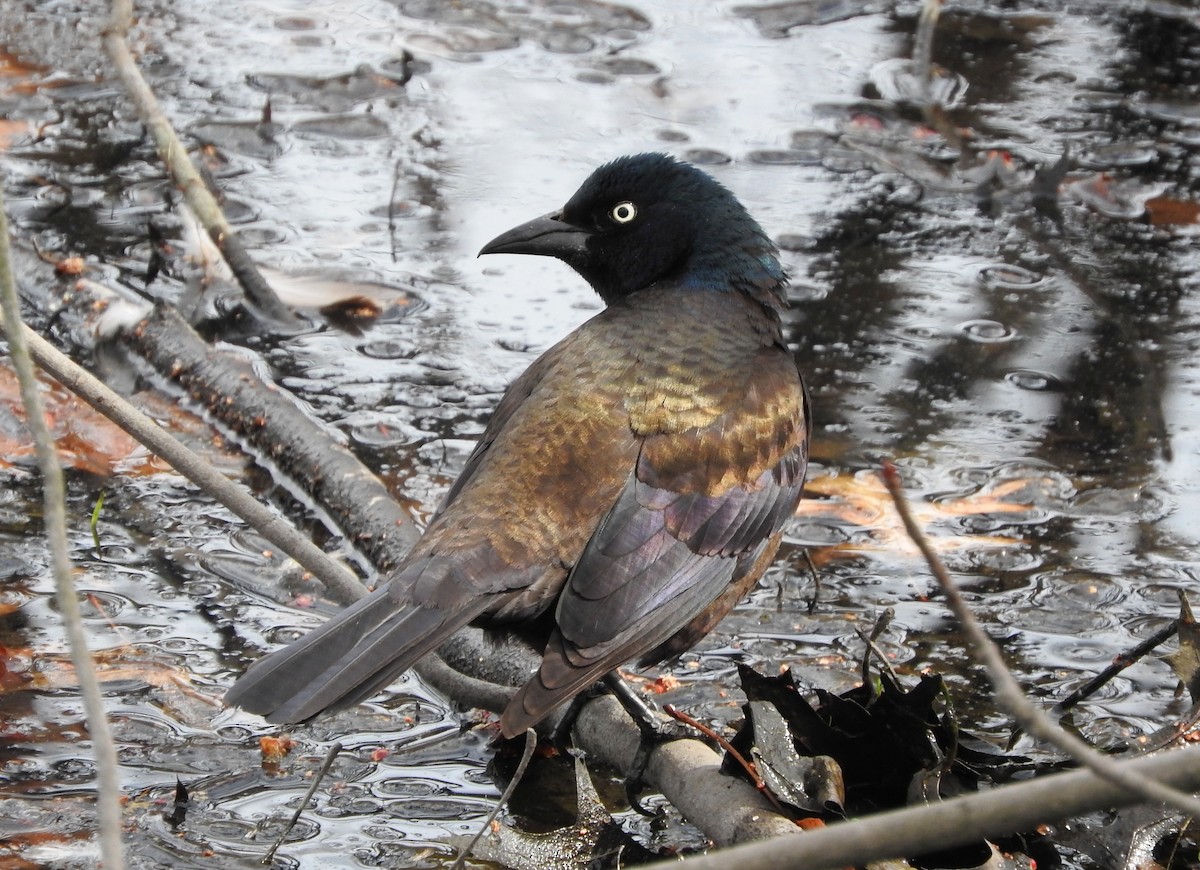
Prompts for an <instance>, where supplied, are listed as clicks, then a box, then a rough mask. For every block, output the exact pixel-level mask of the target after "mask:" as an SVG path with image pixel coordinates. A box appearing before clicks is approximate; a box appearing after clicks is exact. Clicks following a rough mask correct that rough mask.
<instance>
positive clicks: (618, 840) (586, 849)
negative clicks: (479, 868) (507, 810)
mask: <svg viewBox="0 0 1200 870" xmlns="http://www.w3.org/2000/svg"><path fill="white" fill-rule="evenodd" d="M575 787H576V789H577V795H578V818H577V820H576V821H575V823H574V824H570V825H566V826H565V827H562V828H558V829H557V830H554V831H550V832H549V833H546V834H530V833H526V832H524V831H519V830H517V829H515V828H511V827H507V826H504V825H494V826H493V828H492V831H491V832H490V833H488V834H485V835H484V836H483V837H482V838H481V839H480V840H479V842H478V843H477V844H476V846H475V849H474V851H473V856H474V857H476V858H482V859H483V860H485V861H495V862H496V863H498V864H503V865H504V866H506V867H512V868H515V870H526V868H528V870H574V868H591V867H609V866H628V865H631V864H640V863H644V862H646V861H649V860H652V859H654V858H655V857H656V856H655V855H654V854H653V853H651V852H648V851H647V850H646V849H644V848H643V847H642V846H640V845H639V844H638V843H636V842H635V841H634V840H632V839H630V837H629V835H628V834H626V833H625V832H624V831H623V830H622V829H621V827H620V826H619V825H618V824H617V823H616V822H615V821H613V818H612V816H610V815H609V814H608V810H606V809H605V808H604V805H603V804H602V803H601V802H600V797H599V795H597V794H596V789H595V787H594V786H593V785H592V779H591V776H590V775H589V774H588V771H587V767H586V766H585V765H584V763H583V760H582V759H580V758H576V759H575ZM460 839H461V841H465V839H466V838H460Z"/></svg>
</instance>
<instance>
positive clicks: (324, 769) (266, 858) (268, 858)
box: [258, 743, 342, 865]
mask: <svg viewBox="0 0 1200 870" xmlns="http://www.w3.org/2000/svg"><path fill="white" fill-rule="evenodd" d="M341 751H342V744H340V743H334V744H333V745H332V746H330V747H329V751H328V752H326V753H325V761H324V762H322V764H321V769H320V770H318V771H317V775H316V776H314V777H313V781H312V785H310V786H309V787H308V791H306V792H305V793H304V800H302V801H300V806H298V807H296V812H294V813H292V817H291V818H290V819H289V820H288V823H287V824H286V825H284V827H283V833H281V834H280V835H279V837H278V839H276V840H275V843H274V844H273V845H272V846H271V848H270V849H268V850H267V854H265V855H263V856H262V859H261V860H260V861H259V862H258V863H259V864H263V865H267V864H270V863H271V862H272V861H274V860H275V853H276V852H278V851H279V847H280V846H282V845H283V841H284V840H286V839H287V835H288V834H290V833H291V832H292V828H294V827H296V822H298V821H300V814H301V813H302V812H304V811H305V810H306V809H308V802H309V801H310V800H312V796H313V795H314V794H316V793H317V787H318V786H319V785H320V784H321V781H322V780H324V779H325V776H326V774H328V773H329V768H331V767H333V762H334V759H336V758H337V756H338V753H339V752H341Z"/></svg>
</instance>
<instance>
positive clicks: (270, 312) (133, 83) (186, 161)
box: [101, 0, 296, 323]
mask: <svg viewBox="0 0 1200 870" xmlns="http://www.w3.org/2000/svg"><path fill="white" fill-rule="evenodd" d="M132 24H133V0H113V4H112V14H111V16H110V18H109V20H108V23H107V24H106V25H105V27H104V30H103V31H101V39H102V41H103V43H104V50H105V51H106V52H108V56H109V59H110V60H112V62H113V66H114V67H115V68H116V71H117V74H118V75H119V76H120V77H121V81H122V83H124V85H125V91H126V93H127V94H128V96H129V99H130V100H132V101H133V104H134V106H135V107H136V108H137V110H138V115H139V116H140V117H141V119H142V123H143V124H145V125H146V128H147V129H148V130H149V131H150V134H151V135H152V136H153V137H154V144H155V148H156V149H157V151H158V156H159V159H160V160H162V162H163V163H164V164H165V165H166V167H167V170H168V171H169V172H170V173H171V177H172V178H173V179H174V180H175V184H176V186H178V187H179V190H180V191H181V192H182V193H183V198H184V200H185V201H186V202H187V204H188V207H189V208H191V210H192V211H193V212H194V213H195V215H196V217H197V219H198V220H199V221H200V223H201V224H202V225H203V226H204V228H205V230H206V231H207V232H208V234H209V236H210V237H211V238H212V240H213V242H214V243H215V244H216V246H217V247H218V248H220V250H221V253H222V254H223V255H224V256H225V262H227V263H228V264H229V268H230V269H232V270H233V273H234V275H236V276H237V278H238V281H239V282H240V283H241V285H242V287H243V289H245V291H246V295H247V296H248V297H249V298H250V299H251V300H252V301H253V302H254V304H255V305H257V306H258V308H259V309H260V310H261V311H262V312H263V313H264V314H266V315H267V316H268V317H271V318H273V319H274V320H277V321H279V322H281V323H294V322H296V316H295V314H294V313H293V312H292V310H291V309H290V308H288V307H287V306H286V305H284V304H283V303H282V302H281V301H280V300H279V296H278V295H276V293H275V291H274V290H272V289H271V286H270V285H269V284H268V283H267V280H266V279H265V278H264V277H263V276H262V273H260V272H259V271H258V269H257V268H256V267H255V266H254V263H253V261H252V260H251V259H250V255H249V254H248V253H247V252H246V248H245V246H244V245H242V242H241V238H240V237H239V236H238V234H237V233H236V232H235V231H234V229H233V227H231V226H230V225H229V221H227V220H226V219H225V214H224V213H223V212H222V211H221V206H220V205H219V204H218V203H217V200H216V198H215V197H214V196H213V195H212V193H210V192H209V190H208V187H207V185H205V183H204V178H203V177H202V176H201V175H200V173H199V172H198V171H197V170H196V167H195V166H194V165H193V164H192V161H191V159H190V158H189V157H188V153H187V149H186V148H184V147H183V143H182V142H180V141H179V137H178V136H176V135H175V130H174V129H173V128H172V127H171V123H170V121H168V120H167V117H166V115H164V114H163V111H162V107H161V106H160V105H159V103H158V98H157V97H155V96H154V92H153V91H152V90H150V86H149V85H148V84H147V83H146V80H145V79H144V78H142V74H141V73H140V72H139V71H138V68H137V63H136V61H135V60H134V58H133V52H131V51H130V50H129V45H128V42H127V37H128V35H129V28H130V27H131V26H132Z"/></svg>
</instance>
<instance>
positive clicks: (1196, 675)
mask: <svg viewBox="0 0 1200 870" xmlns="http://www.w3.org/2000/svg"><path fill="white" fill-rule="evenodd" d="M1178 626H1179V649H1178V650H1176V651H1175V652H1173V653H1170V654H1169V655H1165V656H1163V658H1164V659H1166V661H1167V663H1168V664H1170V665H1171V669H1172V670H1173V671H1175V675H1176V676H1177V677H1179V681H1180V682H1181V683H1183V685H1184V686H1185V687H1186V688H1187V690H1188V694H1189V695H1190V696H1191V698H1192V702H1193V703H1194V702H1196V701H1197V700H1198V699H1200V626H1197V625H1196V618H1195V616H1193V615H1192V605H1191V604H1190V603H1189V602H1188V600H1187V598H1186V597H1185V596H1183V595H1180V596H1179V620H1178Z"/></svg>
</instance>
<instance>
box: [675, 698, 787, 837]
mask: <svg viewBox="0 0 1200 870" xmlns="http://www.w3.org/2000/svg"><path fill="white" fill-rule="evenodd" d="M663 712H664V713H666V714H667V715H668V716H670V717H671V718H672V719H674V720H676V721H677V722H682V723H683V724H684V725H687V726H688V727H689V728H695V729H696V730H697V731H699V732H700V733H701V734H703V735H704V736H705V737H707V738H708V739H709V740H711V741H713V742H714V743H716V744H717V745H718V746H720V747H721V748H722V749H724V750H725V752H727V753H728V754H729V756H730V757H731V758H733V760H734V761H736V762H737V763H738V764H739V765H740V766H741V768H742V770H744V771H746V775H747V776H748V777H750V781H751V782H752V783H754V787H755V788H756V789H758V790H759V791H760V792H762V793H763V795H764V796H765V797H766V799H767V800H769V801H770V802H771V805H772V806H774V807H775V809H776V811H777V812H778V813H779V814H780V815H782V816H786V815H787V814H788V813H787V811H786V810H785V809H784V808H783V805H782V804H781V803H780V802H779V799H778V798H776V797H775V795H774V793H773V792H772V791H771V789H769V788H767V783H766V782H765V781H764V780H763V778H762V776H761V775H760V774H759V772H758V765H756V764H755V763H754V762H753V761H751V760H750V759H748V758H746V756H744V755H742V753H741V752H739V751H738V749H737V747H735V746H734V745H733V744H732V743H730V742H729V741H728V740H726V739H725V738H724V736H722V735H721V734H718V733H717V732H716V731H714V730H713V729H712V728H709V727H708V726H707V725H705V724H704V723H703V722H701V721H700V720H699V719H696V718H694V717H692V716H689V715H688V714H687V713H685V712H683V711H682V710H680V709H679V708H678V707H676V706H674V705H673V704H664V705H663Z"/></svg>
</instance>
